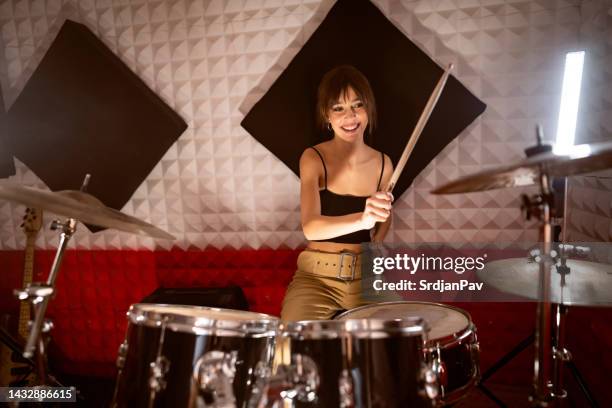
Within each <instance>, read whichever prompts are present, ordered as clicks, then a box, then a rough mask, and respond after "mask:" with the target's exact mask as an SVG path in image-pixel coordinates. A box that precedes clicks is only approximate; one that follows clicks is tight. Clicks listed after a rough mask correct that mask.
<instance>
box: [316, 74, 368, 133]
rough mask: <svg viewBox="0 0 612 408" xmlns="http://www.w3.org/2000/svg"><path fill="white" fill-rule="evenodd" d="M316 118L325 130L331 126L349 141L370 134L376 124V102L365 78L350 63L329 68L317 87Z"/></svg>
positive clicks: (327, 131)
mask: <svg viewBox="0 0 612 408" xmlns="http://www.w3.org/2000/svg"><path fill="white" fill-rule="evenodd" d="M316 120H317V126H318V127H319V128H320V129H321V130H322V131H323V132H325V133H329V131H330V127H331V130H332V131H333V133H334V135H336V136H338V137H340V138H342V139H345V140H347V141H354V140H358V138H362V140H363V137H364V135H368V136H370V135H371V134H372V132H373V131H374V128H375V127H376V103H375V102H374V93H373V92H372V88H371V87H370V83H369V82H368V80H367V79H366V77H365V76H364V75H363V74H362V73H361V72H359V71H358V70H357V69H356V68H355V67H352V66H350V65H341V66H338V67H336V68H333V69H331V70H330V71H328V72H327V73H326V74H325V75H324V76H323V78H322V79H321V82H320V83H319V88H318V89H317V107H316ZM366 129H367V130H366Z"/></svg>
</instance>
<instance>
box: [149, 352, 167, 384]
mask: <svg viewBox="0 0 612 408" xmlns="http://www.w3.org/2000/svg"><path fill="white" fill-rule="evenodd" d="M169 369H170V361H168V359H167V358H166V357H164V356H160V357H157V358H156V359H155V361H153V362H151V364H149V370H150V376H149V389H150V390H151V392H152V393H158V392H160V391H163V390H164V389H165V388H166V379H165V377H166V373H167V372H168V370H169Z"/></svg>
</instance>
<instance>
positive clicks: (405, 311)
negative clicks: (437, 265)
mask: <svg viewBox="0 0 612 408" xmlns="http://www.w3.org/2000/svg"><path fill="white" fill-rule="evenodd" d="M411 317H422V318H423V319H424V320H425V321H426V322H427V324H428V326H429V327H430V331H429V333H428V340H427V341H426V342H425V360H426V361H428V362H430V363H432V364H433V367H434V370H435V371H436V372H437V374H438V377H439V381H440V390H441V397H442V401H443V403H444V404H451V403H453V402H456V401H457V400H459V399H460V398H462V397H464V396H465V395H467V392H468V391H469V390H470V389H471V388H472V387H473V386H474V385H475V384H476V382H477V381H478V379H479V378H480V368H479V348H478V339H477V337H476V327H475V326H474V324H473V323H472V318H471V317H470V315H469V314H468V313H467V312H466V311H465V310H462V309H459V308H457V307H453V306H447V305H442V304H439V303H427V302H388V303H379V304H372V305H367V306H362V307H358V308H356V309H352V310H349V311H347V312H344V313H343V314H341V315H340V316H338V317H337V319H340V320H344V319H366V318H367V319H406V318H411Z"/></svg>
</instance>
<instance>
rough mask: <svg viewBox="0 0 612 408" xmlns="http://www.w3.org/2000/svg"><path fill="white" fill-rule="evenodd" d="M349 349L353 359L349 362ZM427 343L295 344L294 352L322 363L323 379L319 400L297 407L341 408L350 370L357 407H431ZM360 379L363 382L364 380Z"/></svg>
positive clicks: (405, 339)
mask: <svg viewBox="0 0 612 408" xmlns="http://www.w3.org/2000/svg"><path fill="white" fill-rule="evenodd" d="M343 342H344V349H347V348H349V349H350V351H349V353H350V355H351V359H350V362H348V359H346V358H345V357H343ZM422 345H423V340H422V337H421V336H420V335H410V336H405V335H403V336H402V335H392V336H389V337H385V338H359V337H357V338H350V340H347V339H346V338H324V339H295V338H293V339H291V353H292V354H295V353H297V354H301V355H305V356H308V357H310V358H311V359H312V360H313V361H315V362H316V365H317V370H318V373H319V378H320V385H319V389H318V391H317V400H316V401H314V402H300V401H298V402H297V403H296V406H297V407H303V408H305V407H338V406H340V391H339V380H340V378H341V376H342V373H343V370H344V369H345V368H348V372H350V373H351V378H352V380H353V386H354V389H355V393H354V395H355V398H356V399H358V401H355V406H361V407H382V408H395V407H398V408H399V407H407V406H411V407H430V406H432V400H431V399H429V398H428V397H427V395H426V392H425V389H424V386H423V380H422V376H423V369H424V365H423V358H422V356H423V349H422ZM359 379H360V381H359Z"/></svg>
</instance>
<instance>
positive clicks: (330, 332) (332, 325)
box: [280, 317, 427, 339]
mask: <svg viewBox="0 0 612 408" xmlns="http://www.w3.org/2000/svg"><path fill="white" fill-rule="evenodd" d="M280 331H281V335H282V336H283V337H291V338H293V339H335V338H341V337H343V338H344V337H357V338H386V337H392V336H398V335H399V336H417V335H420V336H421V337H424V336H426V334H427V322H425V320H424V319H422V318H420V317H412V318H410V319H402V320H400V319H346V320H299V321H293V322H286V323H283V324H282V326H281V328H280Z"/></svg>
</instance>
